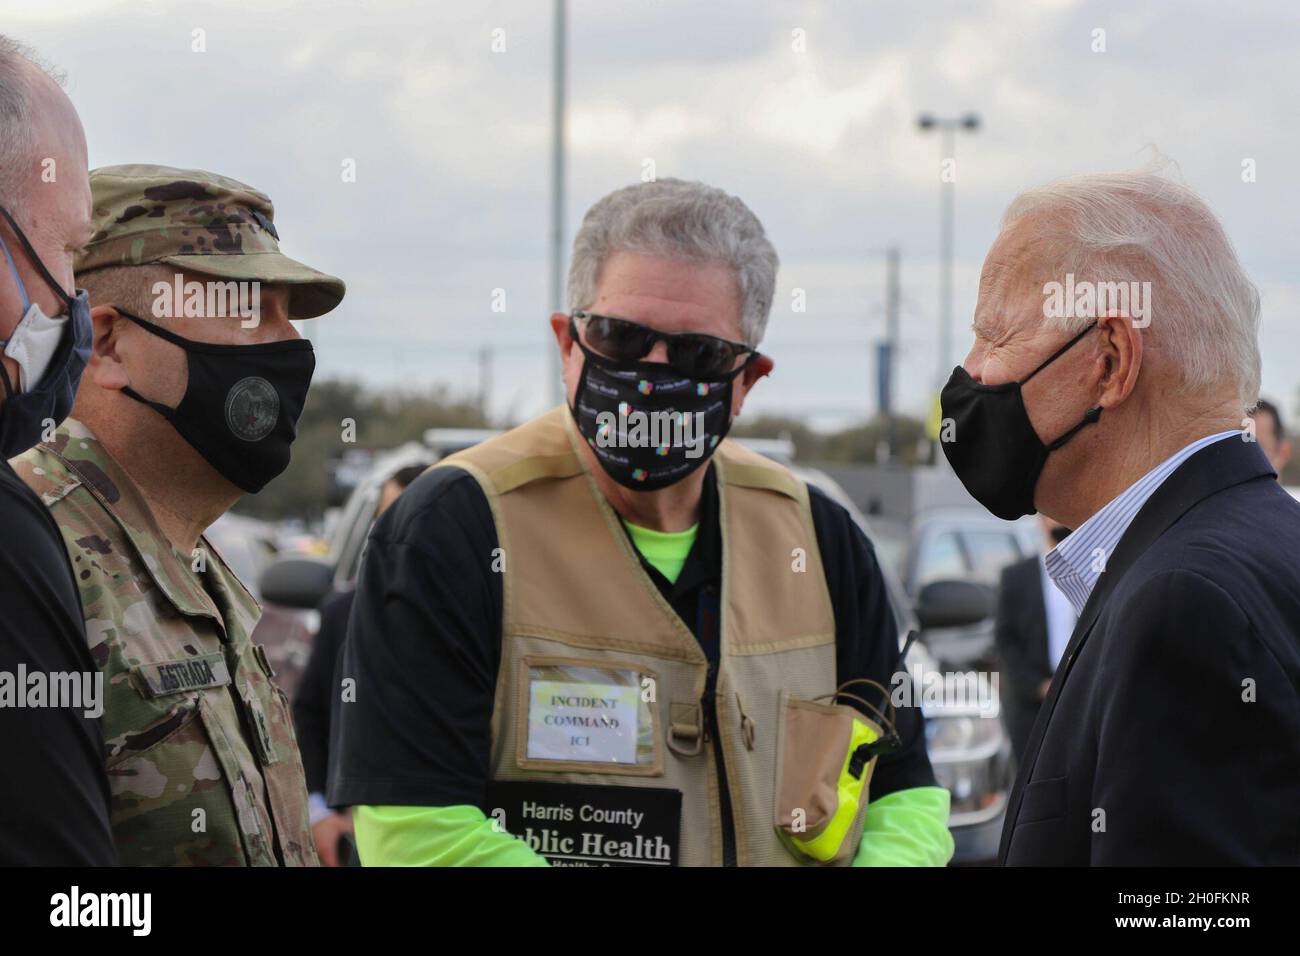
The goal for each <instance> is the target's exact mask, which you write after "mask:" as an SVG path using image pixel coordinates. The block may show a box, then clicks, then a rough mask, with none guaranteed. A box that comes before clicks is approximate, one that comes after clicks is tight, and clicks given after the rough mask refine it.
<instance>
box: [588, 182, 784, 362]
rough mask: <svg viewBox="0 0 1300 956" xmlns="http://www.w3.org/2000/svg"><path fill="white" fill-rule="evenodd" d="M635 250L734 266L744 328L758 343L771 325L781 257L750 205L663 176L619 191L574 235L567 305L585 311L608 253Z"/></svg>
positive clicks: (592, 211) (745, 334)
mask: <svg viewBox="0 0 1300 956" xmlns="http://www.w3.org/2000/svg"><path fill="white" fill-rule="evenodd" d="M616 252H636V253H641V254H643V255H650V256H660V257H663V258H667V259H684V260H687V261H690V262H694V263H699V264H701V265H703V264H717V265H723V266H726V267H729V268H730V269H731V270H732V271H733V272H734V273H735V276H736V285H737V288H738V290H739V292H740V300H741V307H740V329H741V334H742V336H743V337H744V340H745V344H746V345H749V346H751V347H754V346H757V345H758V343H759V342H760V341H762V339H763V332H764V330H765V329H766V328H767V319H768V315H769V313H770V312H771V310H772V297H773V295H774V294H775V290H776V270H777V266H778V265H779V262H778V260H777V256H776V249H774V248H773V247H772V243H771V242H770V241H768V238H767V235H766V234H765V233H764V232H763V224H762V223H761V222H759V221H758V217H757V216H755V215H754V213H753V212H751V211H750V209H749V207H748V206H746V205H745V204H744V203H743V202H741V201H740V200H739V199H737V198H736V197H735V196H729V195H727V194H726V193H725V192H723V191H722V190H721V189H715V188H714V187H712V186H706V185H705V184H704V183H699V182H685V181H683V180H680V179H659V180H656V181H654V182H648V183H637V184H635V185H632V186H625V187H624V188H622V189H618V190H615V191H614V192H612V193H610V194H609V195H608V196H606V197H605V198H604V199H601V200H600V201H599V202H597V203H596V204H595V205H594V206H592V207H591V208H590V209H588V210H587V215H585V216H584V217H583V219H582V226H581V228H579V229H578V234H577V235H576V236H575V237H574V239H573V262H572V264H571V265H570V266H569V309H570V310H571V311H572V310H574V309H585V308H587V307H588V306H590V305H591V303H592V302H593V301H594V300H595V298H596V284H597V283H598V282H599V281H600V272H601V269H602V268H603V267H604V265H605V262H606V261H607V260H608V259H609V257H610V256H611V255H612V254H614V253H616Z"/></svg>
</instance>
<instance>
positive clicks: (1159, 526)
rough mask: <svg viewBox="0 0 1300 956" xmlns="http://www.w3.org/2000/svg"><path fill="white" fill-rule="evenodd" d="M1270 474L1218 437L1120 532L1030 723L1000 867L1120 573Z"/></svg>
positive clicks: (1249, 449) (1259, 455) (1259, 458)
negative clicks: (1209, 506) (1203, 508)
mask: <svg viewBox="0 0 1300 956" xmlns="http://www.w3.org/2000/svg"><path fill="white" fill-rule="evenodd" d="M1274 474H1275V472H1274V471H1273V468H1272V466H1271V465H1270V464H1269V463H1268V459H1267V458H1265V457H1264V453H1263V452H1262V451H1260V450H1259V446H1258V445H1257V444H1256V443H1254V442H1246V441H1238V440H1234V439H1232V438H1224V439H1222V440H1221V441H1216V442H1214V443H1213V444H1211V445H1207V446H1205V447H1204V448H1202V449H1201V450H1200V451H1198V452H1196V454H1194V455H1192V456H1191V457H1190V458H1188V459H1187V460H1186V461H1185V462H1183V463H1182V464H1181V465H1179V466H1178V468H1177V469H1175V470H1174V473H1173V474H1171V475H1170V476H1169V477H1168V478H1166V479H1165V481H1164V483H1163V484H1162V485H1160V487H1159V488H1157V489H1156V490H1155V492H1154V493H1152V495H1151V497H1150V498H1148V499H1147V501H1146V504H1144V505H1143V506H1142V508H1141V510H1139V511H1138V513H1137V514H1136V515H1135V516H1134V518H1133V522H1132V524H1130V525H1129V526H1128V528H1127V529H1126V530H1125V531H1124V534H1123V536H1122V537H1121V538H1120V540H1119V543H1118V544H1117V545H1116V546H1115V551H1114V553H1113V554H1111V555H1110V556H1109V557H1108V558H1107V559H1106V570H1105V571H1104V572H1102V575H1101V577H1100V578H1098V579H1097V584H1096V586H1095V587H1093V589H1092V593H1091V594H1089V595H1088V602H1087V603H1086V604H1085V605H1084V606H1083V613H1081V614H1080V615H1079V620H1078V621H1077V622H1076V623H1075V625H1074V633H1073V634H1071V635H1070V643H1069V644H1068V645H1066V648H1065V653H1064V655H1063V656H1062V658H1061V664H1060V666H1059V667H1057V669H1056V675H1055V676H1054V677H1053V678H1052V687H1051V690H1050V691H1048V694H1047V699H1046V700H1045V701H1044V702H1043V706H1042V707H1041V708H1040V709H1039V711H1038V719H1037V720H1035V721H1034V727H1033V730H1031V731H1030V733H1029V742H1028V743H1027V744H1026V746H1025V759H1024V761H1023V762H1022V763H1021V765H1020V768H1019V770H1018V771H1017V773H1016V783H1015V787H1014V788H1013V789H1012V792H1011V799H1010V801H1009V803H1008V807H1007V816H1006V822H1005V823H1004V824H1003V827H1002V841H1001V846H1000V847H999V849H998V862H999V863H1006V859H1007V851H1008V849H1010V846H1011V835H1012V834H1013V833H1014V832H1015V828H1016V817H1017V815H1018V814H1019V813H1020V802H1021V799H1022V798H1023V796H1024V791H1025V786H1026V784H1028V782H1029V778H1030V775H1031V774H1032V773H1033V770H1034V764H1035V763H1037V761H1038V753H1039V750H1040V748H1041V747H1042V743H1043V737H1044V735H1045V734H1046V733H1047V725H1048V724H1049V723H1050V722H1051V719H1052V713H1053V712H1054V711H1055V709H1056V701H1057V699H1058V698H1059V697H1060V696H1061V688H1062V687H1063V686H1064V685H1065V681H1066V678H1067V677H1068V676H1069V673H1070V668H1071V667H1073V665H1074V661H1075V658H1077V657H1078V656H1079V651H1080V650H1081V649H1082V648H1083V645H1084V643H1085V642H1086V641H1087V640H1088V636H1089V635H1090V634H1091V633H1092V629H1093V627H1094V625H1095V624H1096V623H1097V618H1098V617H1099V616H1100V614H1101V610H1102V608H1103V607H1104V606H1105V603H1106V599H1107V598H1108V597H1109V596H1110V594H1111V592H1112V591H1114V590H1115V588H1116V587H1117V586H1118V584H1119V582H1120V580H1121V579H1122V578H1123V576H1124V572H1125V571H1127V570H1128V569H1129V568H1130V567H1132V565H1133V563H1134V562H1135V561H1137V559H1138V558H1140V557H1141V556H1142V554H1143V553H1144V552H1145V551H1146V550H1147V548H1149V547H1150V546H1151V545H1152V544H1153V543H1154V542H1155V540H1156V539H1157V538H1159V537H1160V536H1161V535H1162V534H1164V533H1165V532H1166V531H1168V530H1169V528H1170V527H1172V526H1173V524H1174V523H1175V522H1176V521H1178V519H1179V518H1181V517H1182V516H1183V515H1184V514H1186V513H1187V511H1188V510H1189V509H1190V508H1191V507H1192V506H1193V505H1195V504H1197V503H1198V502H1201V501H1204V500H1205V499H1206V498H1208V497H1210V496H1211V495H1213V494H1217V493H1218V492H1220V491H1223V490H1224V489H1226V488H1231V487H1232V486H1234V485H1238V484H1241V483H1242V482H1244V481H1250V480H1252V479H1254V478H1259V477H1262V476H1264V475H1274Z"/></svg>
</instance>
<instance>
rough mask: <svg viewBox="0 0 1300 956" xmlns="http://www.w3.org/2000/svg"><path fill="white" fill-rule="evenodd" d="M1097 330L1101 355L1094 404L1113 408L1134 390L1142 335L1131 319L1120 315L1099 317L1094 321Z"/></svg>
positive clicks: (1140, 366)
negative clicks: (1097, 390) (1099, 335)
mask: <svg viewBox="0 0 1300 956" xmlns="http://www.w3.org/2000/svg"><path fill="white" fill-rule="evenodd" d="M1097 331H1098V332H1099V333H1101V354H1100V355H1099V356H1098V358H1097V361H1098V363H1099V364H1100V365H1101V379H1100V382H1099V386H1100V388H1101V394H1100V395H1098V396H1097V404H1098V405H1100V406H1101V407H1102V408H1114V407H1116V406H1117V405H1120V404H1122V403H1123V402H1124V401H1125V400H1126V399H1127V398H1128V397H1129V396H1130V395H1131V394H1133V389H1134V388H1136V387H1137V380H1138V372H1140V371H1141V369H1142V356H1143V351H1142V333H1141V332H1140V331H1139V330H1138V329H1137V328H1136V327H1135V326H1134V325H1133V320H1132V319H1130V318H1128V317H1126V316H1122V315H1107V316H1102V317H1101V318H1099V319H1098V320H1097Z"/></svg>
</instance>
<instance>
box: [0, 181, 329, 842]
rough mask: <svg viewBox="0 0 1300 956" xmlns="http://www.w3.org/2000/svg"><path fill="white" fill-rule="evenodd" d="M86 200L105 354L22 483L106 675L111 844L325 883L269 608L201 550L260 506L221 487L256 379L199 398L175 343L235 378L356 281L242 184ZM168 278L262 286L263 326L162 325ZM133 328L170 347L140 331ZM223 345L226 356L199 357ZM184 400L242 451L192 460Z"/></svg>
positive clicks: (101, 185)
mask: <svg viewBox="0 0 1300 956" xmlns="http://www.w3.org/2000/svg"><path fill="white" fill-rule="evenodd" d="M91 188H92V192H93V195H94V207H95V208H94V216H95V225H96V231H95V234H94V237H93V239H92V240H91V242H90V244H89V246H88V247H87V249H86V250H85V251H84V252H83V253H82V254H81V255H80V256H79V259H78V262H77V264H76V271H77V279H78V285H80V286H83V287H85V288H86V289H87V291H88V292H89V293H90V300H91V305H92V307H93V309H92V317H93V318H94V322H95V354H94V355H93V357H92V359H91V365H90V366H89V367H88V371H87V374H86V376H85V378H84V379H83V383H82V388H81V391H80V393H79V394H78V398H77V405H76V407H75V408H74V410H73V415H72V417H70V418H69V419H67V420H66V421H65V422H64V423H63V425H62V426H61V427H60V428H58V429H57V431H56V432H54V434H53V435H52V440H48V441H45V442H43V443H42V444H40V445H39V446H37V447H36V448H34V449H32V450H31V451H29V452H27V453H26V454H24V455H22V456H20V457H19V458H17V459H15V460H14V466H15V468H16V469H17V471H18V473H19V475H20V476H21V477H22V478H23V479H24V480H25V481H26V482H27V483H28V484H29V485H30V486H31V487H32V488H33V489H34V490H35V491H36V493H37V494H39V495H40V496H41V498H42V499H43V501H44V503H45V505H46V506H47V507H48V508H49V509H50V511H51V513H52V514H53V516H54V519H55V521H56V522H57V524H58V526H59V528H60V530H61V532H62V534H63V538H64V543H65V545H66V546H67V549H68V552H69V555H70V557H71V560H72V565H73V569H74V571H75V573H76V576H77V581H78V585H79V587H80V589H81V602H82V606H83V610H84V613H85V621H86V631H87V636H88V640H89V644H90V650H91V654H92V656H93V657H94V659H95V662H96V664H97V665H98V666H99V668H100V669H101V670H102V671H103V672H104V675H105V681H104V683H105V697H106V699H105V703H104V715H103V726H104V738H105V741H106V745H107V769H108V774H109V778H110V783H111V789H112V826H113V832H114V839H115V841H116V843H117V847H118V851H119V853H120V856H121V859H122V862H123V863H126V864H146V865H194V864H198V865H254V866H259V865H265V866H276V865H315V864H316V854H315V851H314V849H313V846H312V839H311V831H310V824H309V820H308V807H307V791H306V785H305V781H304V776H303V769H302V762H301V759H300V757H299V753H298V745H297V741H296V739H295V736H294V730H293V726H292V723H291V719H290V715H289V708H288V706H287V702H286V700H285V697H284V695H283V694H282V693H281V692H280V690H279V689H278V688H277V687H276V686H275V684H274V682H273V681H272V676H273V675H272V671H271V668H270V666H269V664H268V663H267V660H266V654H265V652H264V651H263V649H262V648H261V646H260V645H258V646H255V645H253V643H252V641H251V639H250V638H251V634H252V631H253V628H254V626H255V625H256V624H257V620H258V617H259V615H260V609H259V607H258V605H257V603H256V601H255V600H254V598H253V596H252V595H251V594H250V593H249V592H248V590H247V589H246V588H245V587H244V585H243V584H242V583H241V582H240V581H239V579H238V578H237V577H236V576H235V574H234V573H233V572H232V571H231V569H230V567H229V565H227V563H226V562H225V561H224V560H223V559H222V557H221V556H220V555H219V554H218V553H217V552H216V551H215V550H214V549H213V548H212V546H211V545H210V544H209V543H208V541H207V539H206V538H204V537H203V536H202V531H203V529H204V528H205V527H206V526H207V525H208V524H210V522H211V520H213V519H215V518H216V517H217V516H219V515H220V514H221V513H222V512H224V511H225V510H226V509H228V508H229V506H230V505H231V504H233V503H234V501H235V500H236V499H237V498H238V497H239V495H240V493H241V489H242V490H249V487H248V481H247V480H246V479H244V478H241V479H240V480H239V481H234V480H232V479H231V478H230V477H229V475H227V474H225V473H224V471H223V463H224V462H226V461H228V460H231V456H229V455H226V454H225V452H224V451H223V449H233V452H232V454H233V455H234V456H235V457H236V458H248V459H250V460H251V459H255V458H256V457H257V454H258V452H257V449H256V444H257V439H256V438H254V437H250V433H249V432H248V431H247V428H246V426H247V425H248V422H247V421H242V422H241V421H236V419H235V418H234V417H232V412H231V409H232V408H234V407H238V405H237V403H234V402H233V398H234V396H235V392H236V390H237V389H240V388H243V387H244V386H245V385H246V383H247V381H248V378H244V379H243V380H241V381H240V382H239V384H238V385H236V386H234V387H232V388H231V390H230V395H229V396H227V395H225V394H221V395H212V394H196V393H195V388H197V384H196V382H195V380H196V378H198V379H204V377H205V375H207V373H205V374H204V375H196V372H195V368H196V366H195V364H194V363H193V355H192V354H191V349H190V348H188V347H186V345H184V344H181V349H176V348H175V344H174V343H173V341H172V339H175V338H176V337H177V336H180V338H179V340H178V341H179V343H188V344H189V346H195V345H198V346H199V348H198V351H200V352H206V353H208V357H207V358H206V359H205V360H206V361H209V362H212V361H216V362H218V363H220V362H227V361H232V360H235V361H237V360H238V359H237V356H239V355H241V354H243V351H241V350H239V349H238V348H237V346H238V345H239V344H241V343H242V342H244V341H245V340H248V341H250V342H251V343H252V344H253V345H254V346H255V347H254V348H252V349H251V352H253V353H256V354H257V355H259V356H261V355H263V353H264V352H265V351H266V343H268V342H279V341H282V340H288V339H297V338H298V336H297V333H296V331H294V330H293V327H292V326H291V325H289V323H288V320H289V319H300V318H311V317H315V316H318V315H321V314H323V313H325V312H327V311H329V310H330V309H332V308H333V307H334V306H335V305H337V304H338V302H339V301H340V300H341V299H342V297H343V292H344V287H343V283H342V282H341V281H340V280H338V279H336V278H334V277H332V276H328V275H325V274H324V273H320V272H317V271H316V270H314V269H310V268H308V267H307V266H305V265H302V264H301V263H298V262H295V261H294V260H292V259H290V258H288V257H286V256H284V255H283V254H281V253H280V251H279V246H278V241H277V240H278V236H277V234H276V231H275V227H274V225H273V224H272V217H273V214H274V213H273V209H272V206H271V202H270V200H269V199H268V198H267V197H266V196H265V195H263V194H262V193H259V192H257V191H256V190H254V189H252V188H251V187H248V186H246V185H244V184H242V183H239V182H236V181H235V180H232V179H227V178H225V177H221V176H216V175H213V174H211V173H206V172H201V171H195V170H177V169H170V168H167V167H160V166H119V167H109V168H104V169H99V170H95V171H93V172H92V174H91ZM175 275H181V276H182V277H183V279H184V280H185V281H194V280H203V279H205V278H207V277H214V278H215V279H217V280H242V281H248V282H257V283H260V284H261V286H260V288H261V299H262V303H263V309H262V316H261V320H260V322H259V324H258V326H257V327H254V328H245V326H246V325H247V324H248V323H246V322H241V319H240V317H239V316H226V317H216V316H208V317H204V318H203V323H205V324H201V323H198V320H197V319H195V318H192V317H191V318H184V317H182V318H180V319H177V318H173V317H157V318H154V317H153V316H156V315H157V313H151V312H150V311H146V310H145V309H146V305H147V304H148V301H149V295H150V291H151V290H153V289H155V285H154V283H155V282H158V281H167V280H169V279H170V278H171V277H173V276H175ZM156 294H157V293H156V292H155V297H156ZM268 304H269V306H270V308H269V309H268V308H266V306H267V305H268ZM123 313H130V314H133V315H134V316H135V317H136V318H135V319H132V320H128V319H127V318H124V317H123ZM268 315H269V316H270V318H269V319H268ZM140 317H148V319H147V324H149V325H153V324H154V323H157V326H158V327H161V328H162V329H164V330H168V329H169V330H170V331H163V332H161V333H159V332H155V331H152V330H146V329H145V328H143V327H142V326H143V325H144V324H145V323H142V322H140V321H139V319H140ZM182 328H183V329H185V331H184V332H183V333H182V332H180V331H178V329H182ZM156 335H161V336H162V339H161V340H155V339H154V336H156ZM168 336H170V338H169V337H168ZM214 341H215V342H220V343H222V347H221V348H219V349H217V350H215V351H213V350H211V349H208V348H206V345H205V343H207V342H214ZM160 343H161V344H160ZM232 345H233V346H236V349H235V350H233V351H232V350H231V349H230V346H232ZM281 348H282V346H280V345H278V344H277V345H274V346H272V348H271V351H273V352H274V351H276V350H277V349H281ZM169 349H170V350H172V352H171V353H169V352H168V350H169ZM182 349H183V350H184V351H182ZM244 351H250V350H244ZM297 351H298V352H299V353H301V352H302V351H304V350H303V349H302V348H301V347H299V348H298V350H297ZM172 353H174V354H172ZM228 357H230V358H228ZM187 358H188V359H189V364H188V366H187V364H186V362H187ZM258 361H263V359H258ZM308 361H310V360H308ZM217 367H218V368H219V367H220V366H219V365H218V366H217ZM208 368H209V369H210V368H212V366H211V365H209V366H208ZM267 368H268V369H271V371H268V372H267V373H266V377H267V378H269V379H271V380H274V379H275V377H276V376H275V374H274V371H273V370H274V368H275V366H274V364H271V365H268V366H267ZM92 369H93V370H94V371H92ZM169 371H170V373H171V378H176V377H177V376H179V380H180V384H179V385H177V384H176V382H174V381H171V380H170V379H169V377H168V372H169ZM306 375H307V378H308V380H309V379H310V366H309V367H308V368H307V370H306ZM209 377H210V376H209ZM252 377H258V378H260V376H252ZM127 378H129V379H130V381H129V383H127V382H126V379H127ZM300 378H301V376H300ZM127 384H129V388H130V389H134V390H135V391H136V393H137V397H136V398H135V399H134V400H133V399H132V398H130V397H127V396H126V395H124V394H123V391H122V389H123V387H124V385H127ZM198 384H201V382H200V383H198ZM263 384H264V385H265V390H264V392H265V394H264V395H263V396H262V397H263V398H269V400H270V401H271V405H272V414H271V416H270V417H271V419H272V421H273V422H274V421H275V419H276V415H275V412H276V410H277V409H279V408H280V407H281V406H280V403H281V402H282V401H283V402H284V403H285V405H287V406H289V407H288V409H287V410H285V411H280V412H279V414H280V419H281V420H280V422H279V425H280V426H281V427H282V426H283V424H284V422H283V418H284V416H285V415H286V414H287V415H288V416H289V417H291V418H292V419H293V420H294V421H296V418H297V414H298V411H300V407H301V406H300V403H299V404H298V406H297V410H294V408H293V405H294V401H293V397H292V396H291V395H289V394H287V392H286V391H285V390H284V389H279V392H280V394H277V389H276V388H273V387H272V383H271V382H267V381H266V380H265V379H264V380H263ZM300 384H301V391H303V392H305V388H306V385H305V384H304V383H301V382H300ZM178 388H179V389H180V392H183V393H184V401H185V402H186V404H187V405H188V406H189V407H190V412H189V414H190V415H191V416H192V415H193V414H194V407H195V403H196V402H198V401H199V400H203V403H204V407H208V408H210V409H213V410H215V414H216V415H217V417H216V419H214V420H215V421H218V422H220V421H221V420H222V419H221V411H220V409H221V403H222V402H223V401H224V403H225V412H224V414H225V421H226V422H228V424H229V427H230V429H231V430H232V431H233V432H234V433H235V434H234V436H233V437H226V438H224V439H223V440H224V442H225V444H224V445H222V444H221V443H220V442H217V443H216V444H214V441H216V440H215V439H212V438H209V439H207V440H206V442H198V443H196V442H195V441H193V440H192V438H191V437H190V435H187V433H185V432H184V431H181V430H180V427H179V425H177V424H176V423H175V422H173V421H172V420H171V419H170V418H169V417H167V416H166V414H165V412H166V411H167V409H170V408H173V407H174V406H177V405H179V402H180V393H178V392H177V389H178ZM187 389H188V390H187ZM169 390H170V392H171V394H170V401H163V400H161V399H162V398H163V397H165V396H166V395H167V393H168V391H169ZM209 391H211V389H209ZM154 399H158V400H157V401H154ZM151 406H152V407H151ZM244 413H245V414H246V413H247V407H246V406H245V407H244ZM255 414H256V413H255ZM293 423H294V422H292V421H291V422H289V427H288V433H289V438H290V439H291V437H292V431H293V428H292V426H293ZM174 426H175V427H174ZM169 429H172V430H171V431H168V430H169ZM241 429H242V430H241ZM218 437H220V436H218ZM286 444H287V443H286ZM214 463H215V464H214ZM277 467H279V468H282V467H283V465H282V464H281V465H278V466H277ZM264 470H265V469H264ZM272 470H274V469H272ZM241 474H242V473H241ZM263 477H267V476H263Z"/></svg>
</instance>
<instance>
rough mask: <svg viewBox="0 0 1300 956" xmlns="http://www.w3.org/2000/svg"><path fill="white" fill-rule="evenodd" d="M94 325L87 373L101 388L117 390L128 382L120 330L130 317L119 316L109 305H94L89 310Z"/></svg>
mask: <svg viewBox="0 0 1300 956" xmlns="http://www.w3.org/2000/svg"><path fill="white" fill-rule="evenodd" d="M90 321H91V324H92V325H93V326H94V332H93V335H94V338H93V339H92V341H91V349H90V363H89V364H88V365H87V366H86V375H87V376H88V377H89V378H90V380H91V381H92V382H94V383H95V384H96V385H98V386H99V387H100V388H112V389H120V388H123V387H124V386H127V385H130V384H131V380H130V378H129V377H128V376H127V374H126V365H125V363H124V361H123V357H122V354H121V352H120V351H119V350H120V348H121V345H122V332H123V330H124V329H125V328H126V326H128V325H130V324H131V323H130V320H128V319H124V318H122V316H121V314H119V313H118V311H117V309H115V308H113V307H112V306H111V305H97V306H95V307H93V308H92V309H91V310H90Z"/></svg>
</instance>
